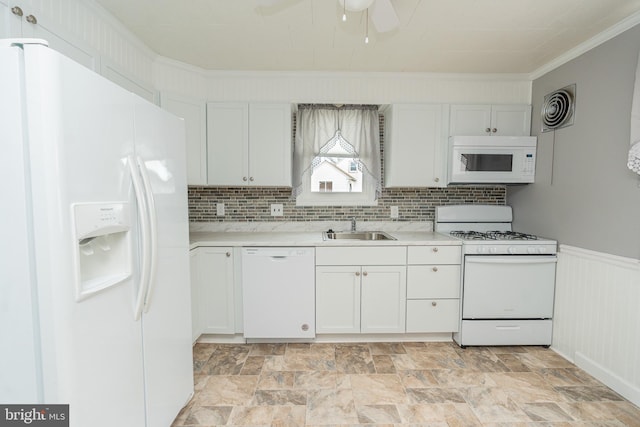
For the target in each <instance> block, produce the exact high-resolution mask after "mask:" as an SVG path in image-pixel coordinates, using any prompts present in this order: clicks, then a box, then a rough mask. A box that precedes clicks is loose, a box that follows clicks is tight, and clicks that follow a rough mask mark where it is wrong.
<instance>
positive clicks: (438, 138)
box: [384, 104, 447, 187]
mask: <svg viewBox="0 0 640 427" xmlns="http://www.w3.org/2000/svg"><path fill="white" fill-rule="evenodd" d="M446 115H447V110H446V107H444V106H442V105H417V104H400V105H397V104H396V105H393V106H392V107H391V109H390V110H388V113H387V114H386V117H385V121H386V120H387V119H388V121H386V123H385V126H386V127H387V138H386V139H385V181H384V182H385V186H386V187H442V186H445V185H446V182H445V179H444V173H445V169H444V167H445V165H446V159H445V157H446V149H445V144H446V135H444V134H443V128H444V126H443V121H444V123H445V124H446V123H447V121H446V120H444V117H445V116H446Z"/></svg>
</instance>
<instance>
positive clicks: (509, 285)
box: [462, 255, 557, 319]
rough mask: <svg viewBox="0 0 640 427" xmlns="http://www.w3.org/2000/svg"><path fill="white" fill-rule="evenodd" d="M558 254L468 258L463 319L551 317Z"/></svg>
mask: <svg viewBox="0 0 640 427" xmlns="http://www.w3.org/2000/svg"><path fill="white" fill-rule="evenodd" d="M556 262H557V257H556V256H555V255H549V256H546V255H523V256H519V255H506V256H493V255H489V256H470V255H467V256H465V258H464V282H463V302H462V318H463V319H549V318H551V317H552V314H553V298H554V288H555V277H556Z"/></svg>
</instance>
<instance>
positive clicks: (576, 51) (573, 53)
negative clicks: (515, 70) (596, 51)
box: [529, 12, 640, 81]
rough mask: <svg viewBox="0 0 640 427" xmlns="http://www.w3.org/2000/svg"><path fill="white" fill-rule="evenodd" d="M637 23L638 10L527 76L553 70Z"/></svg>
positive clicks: (532, 77) (531, 77)
mask: <svg viewBox="0 0 640 427" xmlns="http://www.w3.org/2000/svg"><path fill="white" fill-rule="evenodd" d="M638 24H640V12H636V13H634V14H633V15H630V16H628V17H626V18H625V19H623V20H622V21H620V22H618V23H617V24H615V25H614V26H612V27H609V28H608V29H606V30H604V31H603V32H601V33H599V34H597V35H595V36H593V37H591V38H590V39H589V40H587V41H585V42H583V43H581V44H579V45H578V46H576V47H574V48H573V49H571V50H568V51H567V52H565V53H563V54H562V55H560V56H558V57H557V58H555V59H553V60H552V61H550V62H548V63H546V64H545V65H543V66H542V67H540V68H538V69H537V70H535V71H533V72H532V73H530V74H529V78H530V79H531V80H532V81H533V80H536V79H538V78H540V77H542V76H544V75H545V74H547V73H548V72H550V71H552V70H555V69H556V68H558V67H560V66H562V65H564V64H566V63H567V62H569V61H571V60H573V59H575V58H577V57H578V56H580V55H582V54H583V53H586V52H588V51H590V50H591V49H593V48H595V47H597V46H600V45H601V44H602V43H604V42H606V41H609V40H611V39H612V38H614V37H616V36H618V35H620V34H622V33H624V32H625V31H627V30H629V29H630V28H633V27H635V26H636V25H638Z"/></svg>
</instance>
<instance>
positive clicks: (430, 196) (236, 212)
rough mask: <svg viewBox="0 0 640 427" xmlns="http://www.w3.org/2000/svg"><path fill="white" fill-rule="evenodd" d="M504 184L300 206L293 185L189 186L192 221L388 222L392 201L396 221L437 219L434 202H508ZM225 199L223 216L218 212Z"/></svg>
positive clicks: (391, 191)
mask: <svg viewBox="0 0 640 427" xmlns="http://www.w3.org/2000/svg"><path fill="white" fill-rule="evenodd" d="M506 197H507V196H506V187H505V186H452V187H448V188H386V189H383V190H382V196H381V197H380V198H379V199H378V206H296V202H295V200H293V199H291V188H286V187H278V188H269V187H260V188H254V187H200V186H190V187H189V221H191V222H222V221H234V222H237V221H241V222H242V221H247V222H255V221H340V220H345V219H347V218H350V217H353V216H355V217H357V218H358V219H359V220H361V221H389V220H390V214H391V206H398V211H399V218H398V221H433V220H434V212H435V209H434V208H435V206H440V205H454V204H495V205H504V204H506ZM217 203H224V208H225V215H224V216H220V217H219V216H217V215H216V204H217ZM272 203H281V204H282V205H283V207H284V212H283V216H279V217H273V216H271V204H272Z"/></svg>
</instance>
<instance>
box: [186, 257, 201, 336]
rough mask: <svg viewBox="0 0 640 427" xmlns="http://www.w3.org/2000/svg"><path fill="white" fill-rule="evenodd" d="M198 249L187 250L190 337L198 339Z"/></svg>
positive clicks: (199, 322) (199, 330) (199, 332)
mask: <svg viewBox="0 0 640 427" xmlns="http://www.w3.org/2000/svg"><path fill="white" fill-rule="evenodd" d="M199 253H200V251H199V249H197V248H196V249H191V251H190V252H189V272H190V273H191V274H190V277H191V339H192V341H193V342H196V341H197V340H198V337H199V336H200V334H202V323H201V321H200V319H201V318H200V307H199V304H200V278H199V273H200V270H199V268H198V267H199V263H198V258H199V256H198V255H199Z"/></svg>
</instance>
